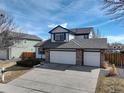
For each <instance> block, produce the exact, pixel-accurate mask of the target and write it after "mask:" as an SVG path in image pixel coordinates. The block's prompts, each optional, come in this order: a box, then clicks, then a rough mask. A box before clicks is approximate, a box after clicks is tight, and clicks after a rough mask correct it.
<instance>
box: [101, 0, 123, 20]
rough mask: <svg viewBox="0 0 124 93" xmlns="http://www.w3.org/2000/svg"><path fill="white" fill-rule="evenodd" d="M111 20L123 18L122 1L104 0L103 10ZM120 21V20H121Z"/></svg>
mask: <svg viewBox="0 0 124 93" xmlns="http://www.w3.org/2000/svg"><path fill="white" fill-rule="evenodd" d="M102 9H104V10H105V11H106V14H107V15H110V16H112V19H123V18H124V0H104V6H103V8H102ZM121 21H122V20H121Z"/></svg>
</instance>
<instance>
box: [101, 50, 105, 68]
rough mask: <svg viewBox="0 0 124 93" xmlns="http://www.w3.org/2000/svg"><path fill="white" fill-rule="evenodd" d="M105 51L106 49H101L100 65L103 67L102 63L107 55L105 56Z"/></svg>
mask: <svg viewBox="0 0 124 93" xmlns="http://www.w3.org/2000/svg"><path fill="white" fill-rule="evenodd" d="M104 52H105V50H101V51H100V53H101V54H100V67H102V63H103V62H104V61H105V57H104Z"/></svg>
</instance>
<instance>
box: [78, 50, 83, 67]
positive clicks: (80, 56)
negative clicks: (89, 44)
mask: <svg viewBox="0 0 124 93" xmlns="http://www.w3.org/2000/svg"><path fill="white" fill-rule="evenodd" d="M76 64H77V65H82V64H83V50H82V49H77V50H76Z"/></svg>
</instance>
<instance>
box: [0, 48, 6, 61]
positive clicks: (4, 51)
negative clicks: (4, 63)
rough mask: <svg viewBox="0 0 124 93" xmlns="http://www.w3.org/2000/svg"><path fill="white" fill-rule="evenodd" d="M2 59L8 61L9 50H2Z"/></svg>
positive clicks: (0, 55)
mask: <svg viewBox="0 0 124 93" xmlns="http://www.w3.org/2000/svg"><path fill="white" fill-rule="evenodd" d="M0 59H7V50H0Z"/></svg>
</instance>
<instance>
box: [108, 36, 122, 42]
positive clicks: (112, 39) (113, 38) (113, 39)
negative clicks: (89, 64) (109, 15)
mask: <svg viewBox="0 0 124 93" xmlns="http://www.w3.org/2000/svg"><path fill="white" fill-rule="evenodd" d="M107 39H108V42H109V43H114V42H118V43H124V34H123V35H114V36H107Z"/></svg>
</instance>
